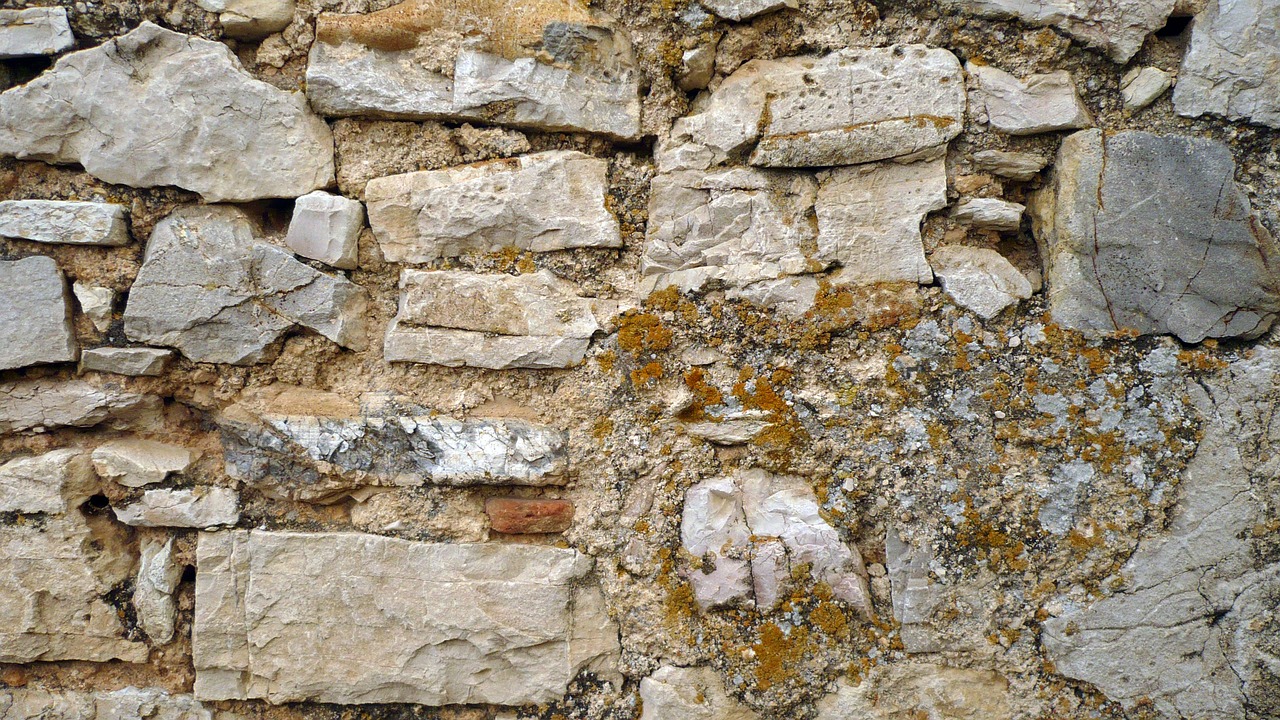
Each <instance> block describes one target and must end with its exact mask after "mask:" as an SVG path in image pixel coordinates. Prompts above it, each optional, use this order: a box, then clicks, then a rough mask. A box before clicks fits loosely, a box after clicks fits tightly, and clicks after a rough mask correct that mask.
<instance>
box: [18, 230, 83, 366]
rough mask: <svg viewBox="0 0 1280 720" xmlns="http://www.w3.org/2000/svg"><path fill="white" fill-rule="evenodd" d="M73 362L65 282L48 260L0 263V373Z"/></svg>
mask: <svg viewBox="0 0 1280 720" xmlns="http://www.w3.org/2000/svg"><path fill="white" fill-rule="evenodd" d="M75 359H76V336H75V333H74V332H73V331H72V329H71V304H70V303H69V302H68V299H67V282H66V280H64V279H63V277H62V272H61V271H59V270H58V264H57V263H55V262H54V261H53V258H47V257H44V256H40V255H37V256H35V257H29V258H23V259H21V260H0V370H8V369H11V368H20V367H26V366H28V365H37V364H40V363H58V362H70V361H72V360H75Z"/></svg>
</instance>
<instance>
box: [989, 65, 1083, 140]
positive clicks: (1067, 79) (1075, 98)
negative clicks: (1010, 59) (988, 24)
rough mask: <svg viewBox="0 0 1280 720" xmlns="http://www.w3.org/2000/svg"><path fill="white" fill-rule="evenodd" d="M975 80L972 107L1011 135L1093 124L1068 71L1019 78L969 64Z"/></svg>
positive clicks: (997, 69) (999, 70) (994, 69)
mask: <svg viewBox="0 0 1280 720" xmlns="http://www.w3.org/2000/svg"><path fill="white" fill-rule="evenodd" d="M965 70H966V71H967V72H968V73H969V77H971V78H973V80H974V85H975V88H974V91H973V109H974V112H975V113H977V112H978V111H980V110H984V111H985V112H986V117H987V122H988V123H989V124H990V125H991V127H993V128H995V129H996V130H999V131H1001V132H1007V133H1009V134H1010V135H1035V134H1038V133H1045V132H1052V131H1054V130H1072V129H1076V128H1087V127H1093V117H1092V116H1091V115H1090V114H1089V110H1088V108H1086V107H1085V106H1084V103H1083V102H1082V101H1081V100H1080V96H1079V95H1077V94H1076V86H1075V82H1073V81H1072V79H1071V73H1069V72H1067V71H1066V70H1056V71H1054V72H1051V73H1044V74H1042V75H1031V76H1029V77H1028V78H1027V79H1026V80H1019V79H1018V78H1017V77H1015V76H1014V75H1011V74H1010V73H1007V72H1005V71H1004V70H1001V69H999V68H996V67H992V66H990V65H978V64H975V63H972V62H971V63H968V64H967V65H965Z"/></svg>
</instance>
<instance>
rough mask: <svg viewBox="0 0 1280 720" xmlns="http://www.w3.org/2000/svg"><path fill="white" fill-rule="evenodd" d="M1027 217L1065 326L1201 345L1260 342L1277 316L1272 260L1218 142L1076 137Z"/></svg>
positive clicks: (1279, 272) (1129, 134) (1274, 252)
mask: <svg viewBox="0 0 1280 720" xmlns="http://www.w3.org/2000/svg"><path fill="white" fill-rule="evenodd" d="M1030 210H1031V214H1032V220H1033V223H1034V224H1033V227H1034V229H1035V234H1036V241H1037V243H1039V245H1040V248H1041V249H1040V254H1041V257H1042V258H1044V263H1045V269H1046V273H1045V275H1046V277H1045V279H1046V281H1047V284H1048V297H1049V307H1050V311H1051V312H1052V314H1053V317H1054V320H1055V321H1056V322H1058V323H1060V324H1062V325H1063V326H1065V327H1070V328H1074V329H1077V330H1081V331H1084V332H1087V333H1095V334H1096V333H1108V332H1115V331H1118V330H1122V329H1124V330H1136V331H1137V332H1140V333H1143V334H1160V333H1171V334H1174V335H1177V336H1178V337H1179V338H1181V339H1182V340H1184V341H1186V342H1199V341H1200V340H1203V339H1204V338H1206V337H1232V336H1240V337H1257V336H1258V335H1260V334H1262V333H1263V332H1265V331H1266V330H1267V328H1268V327H1270V326H1271V323H1272V321H1273V320H1274V319H1275V317H1276V314H1277V313H1278V312H1280V268H1278V267H1277V266H1276V265H1275V262H1276V260H1275V258H1277V257H1280V249H1278V248H1277V247H1276V244H1275V241H1274V240H1273V239H1272V238H1271V235H1270V234H1269V233H1268V232H1267V230H1266V228H1265V227H1263V226H1262V224H1261V223H1260V222H1259V221H1258V220H1257V219H1256V217H1254V215H1253V213H1252V210H1251V208H1250V205H1249V199H1248V197H1247V196H1246V195H1245V193H1244V191H1243V190H1242V189H1241V188H1239V187H1238V186H1237V185H1236V184H1235V162H1234V161H1233V160H1232V157H1231V152H1230V150H1228V148H1227V147H1226V146H1225V145H1223V144H1221V143H1219V142H1217V141H1214V140H1209V139H1202V138H1190V137H1182V136H1177V135H1164V136H1162V135H1153V134H1150V133H1146V132H1138V131H1126V132H1120V133H1115V134H1111V135H1107V136H1106V137H1105V138H1104V136H1103V134H1102V133H1101V132H1099V131H1096V130H1090V131H1085V132H1080V133H1076V134H1074V135H1072V136H1070V137H1068V138H1067V139H1066V140H1065V141H1063V143H1062V147H1061V149H1060V151H1059V153H1058V161H1057V164H1056V169H1055V172H1054V177H1053V179H1052V182H1051V183H1050V184H1049V185H1047V186H1046V187H1045V188H1044V189H1042V190H1040V191H1039V192H1037V193H1036V195H1035V196H1034V197H1033V200H1032V202H1031V204H1030Z"/></svg>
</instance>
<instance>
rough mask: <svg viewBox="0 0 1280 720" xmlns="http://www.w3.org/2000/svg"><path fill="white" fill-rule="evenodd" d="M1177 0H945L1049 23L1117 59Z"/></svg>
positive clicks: (1126, 58)
mask: <svg viewBox="0 0 1280 720" xmlns="http://www.w3.org/2000/svg"><path fill="white" fill-rule="evenodd" d="M1176 1H1177V0H1108V1H1107V2H1104V3H1100V2H1095V0H947V2H948V3H950V4H952V5H960V6H963V7H965V8H968V9H969V10H972V11H973V12H975V13H978V14H979V15H988V16H1013V17H1016V18H1018V19H1020V20H1022V21H1023V22H1026V23H1030V24H1032V25H1052V26H1054V27H1057V28H1060V29H1062V30H1064V31H1065V32H1066V33H1067V34H1068V35H1071V36H1072V37H1074V38H1075V39H1077V40H1079V41H1081V42H1083V43H1084V44H1085V45H1088V46H1089V47H1093V48H1097V49H1099V50H1101V51H1102V52H1104V53H1105V54H1106V55H1107V57H1109V58H1111V59H1112V60H1113V61H1115V62H1118V63H1125V62H1128V61H1129V58H1131V57H1133V56H1134V54H1136V53H1137V52H1138V50H1140V49H1141V48H1142V43H1143V42H1144V41H1145V40H1146V38H1147V35H1150V34H1151V33H1152V32H1154V31H1156V30H1159V29H1160V28H1161V27H1164V24H1165V21H1166V20H1168V18H1169V14H1170V13H1171V12H1172V11H1173V8H1174V5H1175V3H1176Z"/></svg>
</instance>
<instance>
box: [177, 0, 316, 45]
mask: <svg viewBox="0 0 1280 720" xmlns="http://www.w3.org/2000/svg"><path fill="white" fill-rule="evenodd" d="M196 4H197V5H199V6H200V7H201V8H203V9H204V10H207V11H209V12H216V13H219V15H218V22H220V23H222V32H223V34H224V35H226V36H227V37H233V38H239V39H244V40H257V39H260V38H264V37H266V36H268V35H270V34H271V33H276V32H280V31H281V30H284V29H285V28H287V27H289V23H291V22H293V11H294V0H196Z"/></svg>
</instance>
